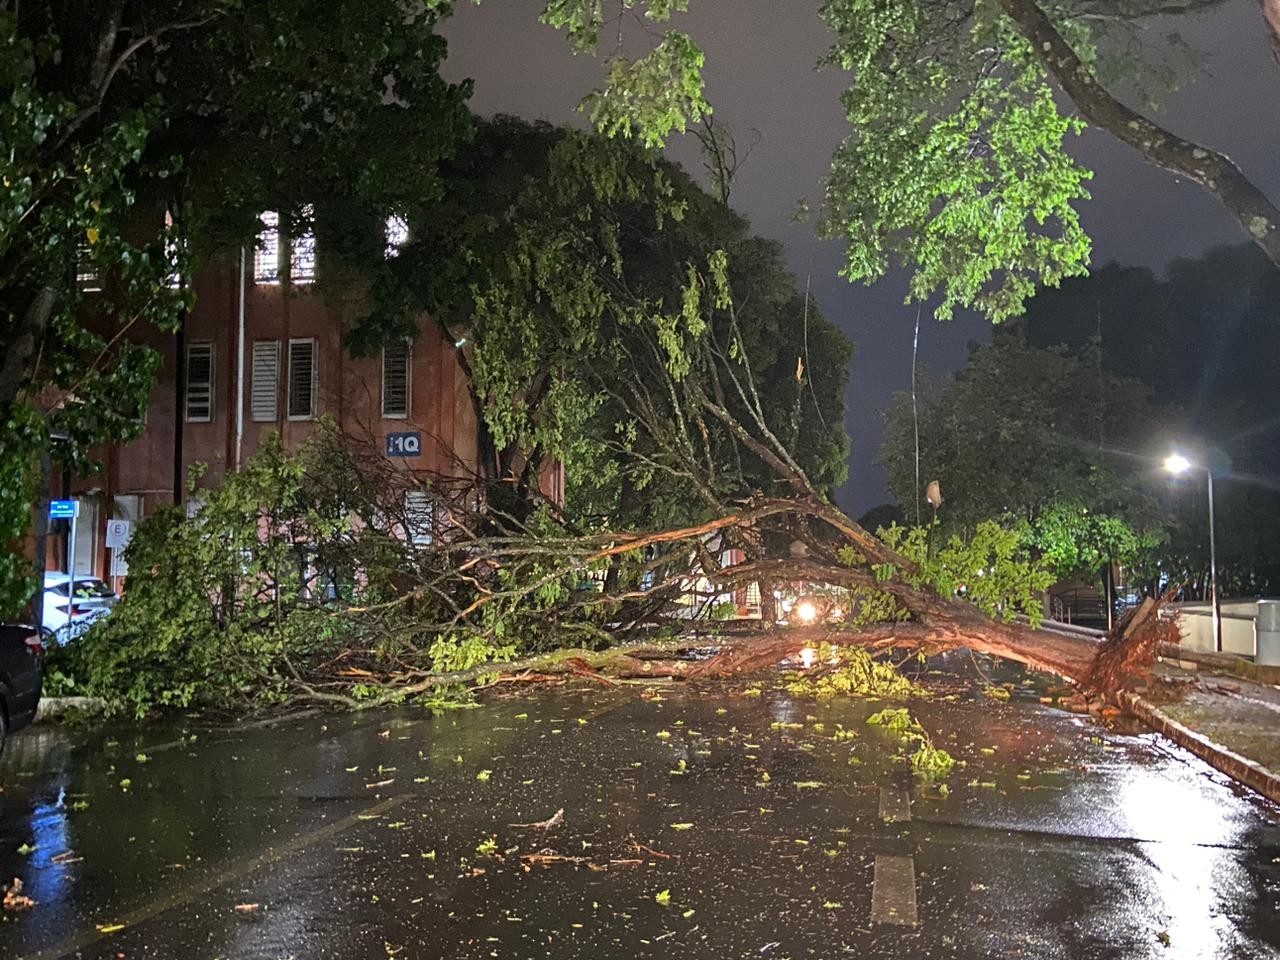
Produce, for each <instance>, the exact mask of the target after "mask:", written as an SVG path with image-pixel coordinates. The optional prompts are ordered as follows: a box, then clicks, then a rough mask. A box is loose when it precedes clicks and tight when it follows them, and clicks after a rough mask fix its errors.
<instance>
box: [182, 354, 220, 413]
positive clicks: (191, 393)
mask: <svg viewBox="0 0 1280 960" xmlns="http://www.w3.org/2000/svg"><path fill="white" fill-rule="evenodd" d="M186 414H187V420H189V421H190V422H192V423H208V422H209V421H210V420H212V419H213V344H212V343H189V344H187V410H186Z"/></svg>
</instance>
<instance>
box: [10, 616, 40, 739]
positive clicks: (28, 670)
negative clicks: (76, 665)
mask: <svg viewBox="0 0 1280 960" xmlns="http://www.w3.org/2000/svg"><path fill="white" fill-rule="evenodd" d="M43 682H44V644H42V643H41V642H40V632H39V631H38V630H37V629H36V628H35V627H27V626H22V625H19V624H0V752H2V751H3V750H4V742H5V740H6V739H7V738H8V735H9V734H10V733H12V732H13V731H14V730H20V729H22V728H23V727H25V726H26V725H27V724H28V723H30V722H31V720H32V718H34V717H35V715H36V707H37V706H39V704H40V687H41V685H42V684H43Z"/></svg>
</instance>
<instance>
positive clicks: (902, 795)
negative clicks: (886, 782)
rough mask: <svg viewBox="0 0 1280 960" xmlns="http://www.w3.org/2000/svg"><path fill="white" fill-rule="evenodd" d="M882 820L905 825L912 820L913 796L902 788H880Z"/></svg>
mask: <svg viewBox="0 0 1280 960" xmlns="http://www.w3.org/2000/svg"><path fill="white" fill-rule="evenodd" d="M880 819H881V820H887V821H889V822H890V823H904V822H906V821H908V820H910V819H911V794H909V793H907V791H906V790H903V789H902V788H901V787H890V786H882V787H881V788H880Z"/></svg>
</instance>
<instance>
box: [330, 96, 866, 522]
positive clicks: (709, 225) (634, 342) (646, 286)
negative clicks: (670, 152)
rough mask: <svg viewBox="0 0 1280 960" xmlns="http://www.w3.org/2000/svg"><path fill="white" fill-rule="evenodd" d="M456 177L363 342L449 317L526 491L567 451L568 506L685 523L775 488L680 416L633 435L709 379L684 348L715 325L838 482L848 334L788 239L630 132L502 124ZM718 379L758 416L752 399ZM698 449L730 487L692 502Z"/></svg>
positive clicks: (482, 416) (794, 442) (762, 392)
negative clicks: (808, 291)
mask: <svg viewBox="0 0 1280 960" xmlns="http://www.w3.org/2000/svg"><path fill="white" fill-rule="evenodd" d="M441 175H442V180H443V183H444V193H443V197H442V199H441V201H440V202H439V203H438V204H436V205H435V206H433V207H432V208H431V209H429V210H427V211H426V213H425V215H424V216H423V218H422V219H421V220H416V221H412V222H411V223H410V236H411V239H410V242H409V243H408V244H407V245H406V246H405V247H404V248H403V249H402V250H401V251H400V252H399V253H398V254H397V255H396V256H394V257H390V258H387V259H385V261H384V262H383V264H382V266H380V267H379V268H377V269H378V270H379V274H378V276H379V279H378V281H377V282H376V285H375V289H376V291H377V295H376V296H375V297H374V298H373V300H372V301H371V309H370V312H369V314H368V315H367V316H366V317H365V318H364V321H363V322H362V323H361V324H360V325H359V326H358V327H357V328H356V330H355V331H354V333H353V338H352V346H353V348H354V349H357V350H368V349H370V348H372V347H376V346H377V345H380V343H381V342H382V341H383V339H384V338H385V337H386V336H388V335H392V336H394V335H399V334H400V333H402V332H404V331H405V329H406V327H405V324H406V323H409V324H412V322H413V321H414V320H415V319H416V318H417V317H420V316H422V315H423V314H424V312H425V315H426V316H428V317H430V318H431V319H430V321H429V322H435V323H437V324H439V325H440V326H441V327H442V329H443V330H444V331H445V333H446V334H447V336H448V337H449V339H450V340H452V341H455V342H456V343H458V344H459V360H460V362H461V363H462V365H463V368H464V371H465V373H466V375H467V379H468V386H469V388H470V391H471V396H472V401H473V404H474V406H475V411H476V415H477V419H478V420H480V422H481V424H482V427H483V428H484V430H483V432H484V434H485V437H484V441H485V442H484V443H482V453H481V456H482V464H481V466H482V469H483V470H484V473H485V475H486V478H487V479H488V480H490V481H496V482H498V483H499V484H504V485H510V484H513V483H514V484H515V485H516V486H517V487H518V488H520V489H524V490H527V489H528V488H529V487H530V486H531V485H533V484H532V481H533V480H534V479H536V474H537V470H538V468H539V466H540V465H541V464H542V463H544V462H545V461H546V460H547V459H554V460H557V461H559V462H560V463H563V464H564V465H565V468H566V470H567V473H568V477H569V481H570V482H569V489H570V495H569V500H570V504H571V507H572V508H573V510H574V511H575V512H577V513H579V514H580V515H589V516H595V517H605V516H607V517H609V518H611V521H612V522H614V523H617V522H622V518H621V517H620V516H619V511H621V512H623V513H627V512H630V514H631V515H632V517H634V516H635V515H637V514H638V513H640V512H641V511H642V509H643V510H644V511H649V512H650V513H651V515H652V514H654V513H657V514H669V515H670V516H671V518H672V519H673V520H675V519H677V518H681V519H687V518H688V514H687V512H682V511H687V509H688V508H690V507H692V506H693V504H695V503H697V502H699V501H701V502H702V504H703V507H706V506H707V505H709V504H710V503H713V502H715V501H716V499H718V498H719V497H721V496H723V495H725V494H727V493H730V492H745V491H749V490H753V489H762V488H764V489H767V488H769V487H770V486H771V485H772V484H773V483H775V482H776V481H774V480H773V479H772V478H771V475H770V474H769V473H768V472H767V471H765V470H764V469H763V468H764V465H763V464H761V463H756V462H752V461H751V459H750V458H748V459H747V460H746V461H745V462H744V461H743V460H742V459H741V458H740V456H739V455H738V454H737V452H736V447H735V446H734V445H732V444H729V443H727V442H726V439H727V438H725V437H724V436H722V434H723V430H724V428H723V427H721V426H717V425H716V424H714V423H708V422H706V421H704V422H703V423H701V424H688V425H685V426H687V427H688V429H689V431H690V432H689V433H688V434H687V435H684V434H682V432H681V431H682V430H683V429H684V428H683V427H681V428H680V429H679V430H677V431H676V432H675V433H673V434H672V435H671V436H668V437H667V438H666V440H665V441H664V442H671V443H676V446H669V447H667V448H665V449H660V448H659V445H658V441H657V440H656V439H655V437H654V435H653V434H652V432H646V431H645V430H641V429H638V424H637V421H638V420H641V419H645V418H650V419H653V418H655V417H657V415H658V414H659V411H664V412H665V413H666V414H670V415H671V416H673V417H676V416H677V415H678V412H679V411H677V410H674V409H671V408H670V407H669V401H670V398H669V397H668V396H666V394H667V393H668V392H669V390H670V378H671V377H673V376H674V378H675V379H676V381H683V380H685V379H686V378H689V379H698V378H705V377H707V376H710V375H712V374H713V372H714V371H713V370H712V369H711V368H707V367H703V366H701V365H700V364H699V360H698V358H697V357H696V356H691V355H689V354H688V353H687V352H686V351H687V350H688V349H690V347H691V345H693V344H696V343H698V341H699V339H700V337H701V335H702V333H703V332H704V330H706V331H708V332H709V333H710V335H711V336H712V337H713V338H714V340H715V342H716V344H717V345H718V346H719V347H720V348H722V349H724V350H725V351H728V352H732V353H734V354H735V355H738V356H740V357H743V358H745V357H746V356H750V357H751V361H752V365H753V366H752V376H753V377H754V384H753V387H752V390H754V391H755V395H754V398H753V399H754V400H758V403H759V405H760V409H761V410H762V411H764V413H765V415H766V416H767V420H768V425H769V428H770V429H771V430H773V431H775V432H776V433H777V434H778V435H779V436H780V437H782V438H783V439H784V441H785V443H786V444H787V446H788V448H789V449H790V450H792V451H793V452H794V455H795V456H796V457H797V459H798V461H799V462H800V463H801V464H803V466H804V467H805V470H806V472H807V473H808V474H809V475H810V477H811V479H812V480H813V481H814V482H815V483H816V484H817V485H819V487H820V488H823V489H830V488H831V487H834V486H835V485H838V484H839V483H840V482H841V481H842V480H843V478H844V476H845V470H846V460H847V450H848V441H847V439H846V437H845V434H844V429H843V425H842V421H843V409H844V386H845V382H846V379H847V373H848V363H849V357H850V347H849V344H848V341H847V340H846V339H845V338H844V336H843V335H842V334H841V333H840V332H839V331H838V330H837V329H836V328H835V327H834V326H833V325H832V324H831V323H829V322H828V321H827V320H826V319H825V318H824V317H822V315H821V314H820V312H819V311H818V310H817V308H816V306H814V305H813V304H812V303H808V302H807V301H806V298H805V297H804V295H803V294H802V293H801V292H800V291H799V290H797V288H796V284H795V279H794V278H793V277H792V276H791V274H790V273H788V272H787V270H786V269H785V267H784V266H783V263H782V256H781V251H780V249H779V247H778V245H777V244H775V243H773V242H771V241H767V240H763V239H761V238H759V237H757V236H754V235H753V234H752V233H751V231H750V227H749V225H748V224H747V222H746V221H745V220H744V219H742V218H741V217H740V216H738V215H737V214H735V213H734V212H733V211H731V210H730V209H729V208H728V207H727V206H725V205H724V204H723V203H721V202H720V201H719V200H718V199H717V198H714V197H712V196H710V195H709V194H707V193H706V192H705V191H703V190H702V189H700V188H699V187H698V186H697V184H695V183H694V182H693V181H692V180H691V179H690V178H689V177H688V176H687V175H686V174H685V173H684V172H683V171H681V170H680V169H679V168H678V167H676V166H675V165H673V164H670V163H668V162H665V161H662V160H660V159H659V158H658V157H657V156H656V155H655V154H654V153H653V152H652V151H646V150H644V149H642V148H640V147H637V146H635V145H633V144H630V143H627V142H625V141H620V140H616V139H613V140H611V139H608V138H605V137H602V136H600V135H595V134H586V133H582V132H578V131H571V130H566V129H556V128H553V127H550V126H548V125H546V124H537V123H526V122H524V121H519V120H515V119H513V118H506V117H500V118H497V119H495V120H493V121H486V122H482V123H480V124H479V126H478V129H477V133H476V136H475V138H474V140H473V141H472V142H470V143H469V144H468V145H467V146H466V147H465V148H463V149H461V150H460V151H459V153H458V155H457V157H456V158H454V159H453V160H451V161H449V162H447V163H445V164H444V165H443V167H442V173H441ZM623 385H625V387H624V386H623ZM704 386H705V387H706V389H708V390H713V389H716V388H715V387H713V386H712V385H711V384H710V383H704ZM719 387H720V388H721V389H723V390H725V391H726V394H725V396H724V398H723V399H724V402H725V404H726V406H727V408H729V409H732V410H733V411H734V412H735V414H739V415H741V414H743V410H742V404H743V403H744V402H748V398H746V397H735V396H730V394H732V393H733V387H732V386H731V385H730V384H727V383H722V384H720V385H719ZM672 422H673V423H675V422H676V421H675V420H673V421H672ZM677 440H678V443H677ZM688 458H698V459H700V460H707V461H708V462H710V463H711V464H713V465H714V466H715V468H716V469H715V471H714V476H716V477H718V480H717V481H716V483H717V484H722V486H717V489H715V490H704V491H703V493H704V494H706V496H703V497H700V498H699V497H694V498H690V497H688V496H687V493H688V490H689V487H688V485H689V483H690V482H691V480H690V478H691V476H692V473H691V471H690V467H691V464H690V463H688V462H687V460H688ZM682 459H683V460H684V461H686V462H681V461H682ZM682 489H683V492H684V493H685V494H686V495H681V493H682ZM694 489H695V491H696V489H697V488H696V487H695V488H694Z"/></svg>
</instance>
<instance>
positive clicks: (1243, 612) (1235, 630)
mask: <svg viewBox="0 0 1280 960" xmlns="http://www.w3.org/2000/svg"><path fill="white" fill-rule="evenodd" d="M1173 606H1174V607H1175V608H1176V609H1177V610H1178V611H1180V612H1181V614H1182V619H1181V628H1182V645H1183V646H1184V647H1186V648H1187V649H1189V650H1206V651H1212V650H1213V647H1214V645H1213V610H1212V607H1211V605H1210V604H1208V603H1178V604H1173ZM1257 617H1258V601H1257V600H1224V601H1223V602H1222V651H1223V652H1224V653H1235V654H1239V655H1241V656H1247V657H1251V656H1253V655H1254V651H1255V648H1256V647H1255V628H1254V624H1255V621H1256V620H1257Z"/></svg>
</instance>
